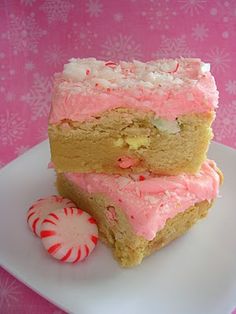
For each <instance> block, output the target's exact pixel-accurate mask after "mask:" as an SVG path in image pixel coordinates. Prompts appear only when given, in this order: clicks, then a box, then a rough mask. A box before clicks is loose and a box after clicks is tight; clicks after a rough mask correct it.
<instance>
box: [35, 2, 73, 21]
mask: <svg viewBox="0 0 236 314" xmlns="http://www.w3.org/2000/svg"><path fill="white" fill-rule="evenodd" d="M73 7H74V5H73V4H72V3H71V2H70V1H67V0H45V1H44V3H43V4H42V5H41V6H40V10H42V11H43V12H44V13H45V14H46V16H47V18H48V23H53V22H63V23H66V22H67V19H68V14H69V13H70V11H71V9H72V8H73Z"/></svg>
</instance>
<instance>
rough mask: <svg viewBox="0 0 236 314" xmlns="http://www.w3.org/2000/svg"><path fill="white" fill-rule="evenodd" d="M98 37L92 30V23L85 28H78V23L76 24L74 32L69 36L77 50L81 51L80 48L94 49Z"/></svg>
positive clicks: (88, 23)
mask: <svg viewBox="0 0 236 314" xmlns="http://www.w3.org/2000/svg"><path fill="white" fill-rule="evenodd" d="M97 37H98V34H97V33H96V32H95V31H94V30H92V28H91V23H90V22H87V23H86V24H85V25H84V26H78V24H77V23H74V24H73V29H72V31H71V32H70V33H69V34H68V35H67V38H68V39H69V40H70V41H72V43H73V46H74V48H75V50H79V48H80V47H86V48H88V49H89V50H90V49H92V47H93V44H94V41H95V40H96V39H97Z"/></svg>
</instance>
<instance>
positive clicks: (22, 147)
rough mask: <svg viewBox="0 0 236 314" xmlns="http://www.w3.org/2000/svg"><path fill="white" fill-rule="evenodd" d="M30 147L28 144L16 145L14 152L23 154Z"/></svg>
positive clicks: (18, 154)
mask: <svg viewBox="0 0 236 314" xmlns="http://www.w3.org/2000/svg"><path fill="white" fill-rule="evenodd" d="M29 148H30V147H29V146H28V145H20V146H18V147H16V149H15V154H16V155H17V156H20V155H22V154H24V153H25V152H26V151H27V150H28V149H29Z"/></svg>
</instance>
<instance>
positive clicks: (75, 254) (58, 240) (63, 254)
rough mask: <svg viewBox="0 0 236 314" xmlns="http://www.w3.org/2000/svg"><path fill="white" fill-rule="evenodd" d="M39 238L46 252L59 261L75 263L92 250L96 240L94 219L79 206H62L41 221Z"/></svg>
mask: <svg viewBox="0 0 236 314" xmlns="http://www.w3.org/2000/svg"><path fill="white" fill-rule="evenodd" d="M40 236H41V240H42V243H43V245H44V247H45V249H46V250H47V252H48V253H49V254H50V255H51V256H52V257H54V258H56V259H58V260H60V261H61V262H67V263H77V262H80V261H82V260H83V259H85V258H86V257H87V256H89V255H90V254H91V252H92V251H93V250H94V248H95V246H96V244H97V241H98V228H97V225H96V222H95V220H94V219H93V218H92V217H91V216H90V215H89V214H87V213H86V212H84V211H82V210H81V209H79V208H68V207H67V208H63V209H58V210H57V211H56V212H54V213H53V212H52V213H50V214H49V215H48V216H47V217H46V219H45V220H44V221H43V222H42V227H41V233H40Z"/></svg>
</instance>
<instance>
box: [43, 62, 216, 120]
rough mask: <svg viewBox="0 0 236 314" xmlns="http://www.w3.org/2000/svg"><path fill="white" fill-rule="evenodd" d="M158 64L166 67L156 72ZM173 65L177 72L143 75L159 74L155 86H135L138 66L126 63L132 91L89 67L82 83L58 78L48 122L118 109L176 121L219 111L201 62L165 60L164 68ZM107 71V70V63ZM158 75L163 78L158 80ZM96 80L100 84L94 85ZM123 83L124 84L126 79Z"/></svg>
mask: <svg viewBox="0 0 236 314" xmlns="http://www.w3.org/2000/svg"><path fill="white" fill-rule="evenodd" d="M83 60H84V59H83ZM91 62H93V61H90V63H91ZM94 62H95V61H94ZM158 62H159V63H160V62H162V63H163V60H161V61H157V62H156V64H157V68H158V66H159V67H160V64H159V63H158ZM173 62H176V63H177V67H176V69H175V71H174V72H168V71H167V72H163V71H162V72H160V70H159V72H158V70H157V71H156V72H155V71H154V72H148V71H149V70H147V72H144V73H145V74H146V75H149V74H150V73H154V74H155V73H157V74H156V75H157V76H156V77H157V79H156V80H155V81H154V83H153V82H152V83H150V81H142V80H141V79H140V77H139V79H137V82H136V81H135V78H134V75H135V74H134V72H135V67H138V66H136V65H135V64H133V63H127V64H128V66H129V67H128V70H127V68H126V69H125V70H126V72H124V70H123V72H124V73H123V72H122V75H123V76H125V78H127V82H128V80H129V75H130V77H131V78H132V84H133V85H132V84H131V87H127V86H126V87H123V85H122V84H124V83H122V84H121V83H120V82H119V80H118V79H117V81H115V80H113V81H115V83H116V84H114V83H113V81H112V79H110V81H109V80H107V81H106V80H105V79H101V78H100V77H99V75H98V74H96V75H92V73H93V71H90V70H89V69H86V67H85V68H84V70H83V71H86V73H89V75H85V74H84V77H82V78H80V79H79V80H75V79H74V77H73V78H72V77H70V76H69V75H65V74H63V73H62V74H58V75H56V76H55V82H54V91H53V98H52V105H51V112H50V117H49V122H50V123H60V122H61V121H62V120H64V119H70V120H72V121H84V120H87V119H89V118H91V117H95V116H96V115H99V114H101V113H103V112H105V111H107V110H111V109H115V108H132V109H139V110H142V111H144V112H147V111H151V112H154V114H155V115H156V116H157V117H161V118H164V119H168V120H174V119H175V118H176V117H178V116H181V115H183V114H189V113H203V112H208V111H210V110H213V109H214V108H216V107H217V104H218V91H217V89H216V85H215V81H214V78H213V76H212V75H211V73H210V72H209V71H208V70H207V71H206V72H202V71H201V67H202V66H203V65H204V64H203V63H202V62H201V60H200V59H177V60H166V63H165V64H167V65H168V64H169V63H170V64H172V63H173ZM90 63H89V64H90ZM127 64H126V67H127ZM152 66H153V65H152ZM104 67H106V66H105V62H104ZM79 69H80V68H79ZM158 69H159V68H158ZM81 71H82V70H81ZM110 71H115V69H114V68H113V67H112V68H111V69H110ZM96 73H97V72H96ZM98 73H99V71H98ZM127 73H128V74H127ZM80 74H81V73H80ZM154 74H153V75H154ZM158 74H160V75H159V76H158ZM73 75H74V73H73ZM165 75H166V76H165ZM159 77H160V80H159ZM96 79H97V80H98V82H99V83H95V82H96ZM122 80H123V81H124V77H122ZM158 80H159V81H158ZM100 81H101V82H102V83H103V82H104V81H106V82H107V84H110V85H112V84H113V85H114V86H115V87H113V88H110V87H109V88H107V87H105V86H104V85H102V84H101V83H100ZM123 81H122V82H123ZM176 82H177V83H176ZM135 84H136V85H135ZM110 85H106V86H110ZM113 85H112V86H113ZM127 85H128V83H127Z"/></svg>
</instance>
